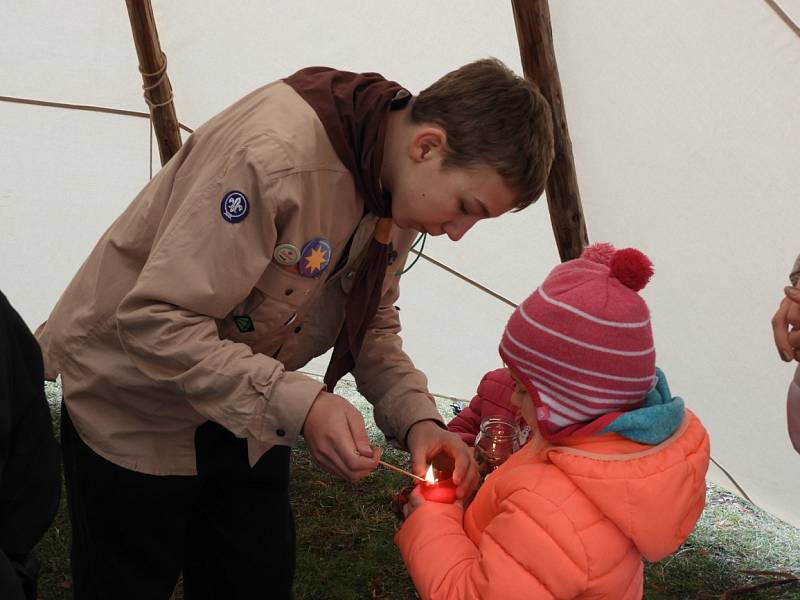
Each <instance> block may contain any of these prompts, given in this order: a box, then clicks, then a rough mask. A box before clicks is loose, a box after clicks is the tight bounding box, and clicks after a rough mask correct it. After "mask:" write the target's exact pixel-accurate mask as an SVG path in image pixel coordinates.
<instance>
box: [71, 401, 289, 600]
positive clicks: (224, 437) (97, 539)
mask: <svg viewBox="0 0 800 600" xmlns="http://www.w3.org/2000/svg"><path fill="white" fill-rule="evenodd" d="M61 443H62V447H63V455H64V477H65V480H66V487H67V501H68V505H69V513H70V520H71V521H72V553H71V554H72V576H73V586H74V594H75V596H74V597H75V599H76V600H110V599H112V598H113V599H114V600H125V599H136V600H167V599H169V598H170V596H171V594H172V592H173V589H174V588H175V584H176V582H177V580H178V575H179V574H180V573H181V572H182V573H183V586H184V597H185V598H186V600H205V599H225V600H227V599H231V600H234V599H245V598H246V599H248V600H251V599H256V598H270V599H271V598H278V599H283V598H292V579H293V576H294V563H295V532H294V519H293V516H292V511H291V507H290V506H289V448H287V447H285V446H275V447H274V448H272V449H271V450H270V451H269V452H267V453H266V454H265V455H264V456H262V457H261V459H260V460H259V461H258V463H256V465H255V466H254V467H252V468H251V467H250V465H249V464H248V461H247V443H246V441H245V440H242V439H239V438H236V437H235V436H234V435H233V434H232V433H230V432H229V431H228V430H226V429H225V428H223V427H221V426H220V425H217V424H216V423H211V422H207V423H205V424H204V425H202V426H200V427H199V428H198V429H197V432H196V434H195V449H196V453H197V469H198V475H197V476H180V475H165V476H157V475H146V474H143V473H137V472H135V471H130V470H128V469H123V468H122V467H119V466H117V465H115V464H113V463H111V462H109V461H107V460H105V459H104V458H102V457H100V456H98V455H97V454H96V453H95V452H93V451H92V450H91V449H90V448H89V447H88V446H87V445H86V444H85V443H84V442H83V440H81V438H80V436H79V435H78V433H77V432H76V431H75V428H74V427H73V425H72V422H71V421H70V418H69V413H68V411H67V409H66V406H64V405H63V404H62V411H61Z"/></svg>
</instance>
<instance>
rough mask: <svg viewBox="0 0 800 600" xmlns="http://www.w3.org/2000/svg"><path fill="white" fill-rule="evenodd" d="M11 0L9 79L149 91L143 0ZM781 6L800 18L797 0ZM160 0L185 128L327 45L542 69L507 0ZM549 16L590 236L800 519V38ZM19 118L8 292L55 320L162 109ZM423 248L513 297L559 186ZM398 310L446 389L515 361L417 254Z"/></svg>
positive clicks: (0, 219)
mask: <svg viewBox="0 0 800 600" xmlns="http://www.w3.org/2000/svg"><path fill="white" fill-rule="evenodd" d="M8 4H9V5H8V6H5V7H4V19H3V22H2V32H3V35H2V36H1V37H0V68H1V70H0V72H2V75H0V95H3V96H10V97H21V98H33V99H38V100H48V101H57V102H68V103H76V104H87V105H96V106H104V107H112V108H117V109H127V110H135V111H143V110H146V108H145V105H144V102H143V100H142V96H141V87H140V85H141V80H140V77H139V73H138V70H137V60H136V53H135V50H134V46H133V41H132V36H131V31H130V26H129V22H128V16H127V13H126V10H125V7H124V4H122V3H109V2H99V1H97V0H94V1H92V0H84V1H82V2H75V3H53V2H47V1H45V0H30V1H29V2H24V3H21V2H20V3H8ZM778 4H779V5H780V7H781V8H782V9H783V10H784V11H785V12H786V13H787V14H788V15H789V17H790V18H793V19H794V22H795V23H797V22H800V0H779V2H778ZM153 6H154V10H155V17H156V23H157V25H158V29H159V35H160V39H161V44H162V47H163V48H164V50H165V52H166V54H167V56H168V58H169V76H170V78H171V80H172V84H173V88H174V90H175V104H176V109H177V114H178V117H179V119H180V120H181V121H182V122H183V123H185V124H186V125H188V126H189V127H196V126H198V125H199V124H201V123H202V122H203V121H205V120H206V119H208V118H209V117H210V116H212V115H213V114H215V113H216V112H218V111H220V110H221V109H223V108H224V107H225V106H227V105H228V104H230V103H231V102H233V101H234V100H236V99H237V98H239V97H240V96H242V95H244V94H245V93H247V92H249V91H250V90H252V89H253V88H255V87H257V86H260V85H262V84H263V83H266V82H268V81H271V80H273V79H276V78H279V77H281V76H284V75H287V74H289V73H291V72H293V71H294V70H296V69H297V68H300V67H303V66H307V65H312V64H325V65H330V66H336V67H339V68H343V69H349V70H357V71H367V70H373V71H379V72H381V73H383V74H384V75H386V76H387V77H389V78H391V79H395V80H397V81H400V82H401V83H403V85H405V86H406V87H408V88H409V89H410V90H412V91H413V92H416V91H419V90H420V89H422V88H423V87H425V86H426V85H428V84H429V83H430V82H432V81H433V80H434V79H436V78H437V77H438V76H440V75H441V74H443V73H444V72H446V71H448V70H451V69H453V68H456V67H458V66H460V65H462V64H464V63H466V62H469V61H471V60H474V59H477V58H482V57H486V56H495V57H497V58H500V59H501V60H503V61H504V62H506V63H507V64H508V65H509V66H510V67H511V68H512V69H514V70H516V71H517V72H520V73H521V72H522V68H521V63H520V58H519V50H518V46H517V41H516V33H515V29H514V21H513V16H512V12H511V7H510V4H509V3H508V2H506V1H502V2H501V1H500V0H491V1H488V2H487V1H485V0H460V1H458V2H456V1H454V0H448V1H445V0H442V1H440V2H424V1H422V0H408V1H407V2H404V3H395V2H388V1H385V0H378V1H375V2H370V3H364V2H356V1H354V0H338V1H337V2H316V3H297V2H287V1H274V2H258V1H255V0H252V1H247V0H226V1H225V2H223V1H222V0H194V1H192V2H190V1H188V0H182V1H179V0H171V1H166V0H154V1H153ZM551 13H552V21H553V34H554V40H555V49H556V56H557V60H558V65H559V70H560V75H561V81H562V86H563V90H564V100H565V105H566V112H567V117H568V121H569V127H570V133H571V136H572V142H573V151H574V155H575V164H576V170H577V175H578V183H579V187H580V190H581V196H582V201H583V207H584V212H585V215H586V222H587V229H588V232H589V237H590V239H591V240H592V241H611V242H613V243H614V244H615V245H617V246H629V245H630V246H635V247H638V248H640V249H642V250H643V251H644V252H646V253H647V254H648V255H649V256H650V257H651V259H652V260H653V262H654V263H655V266H656V275H655V277H654V278H653V281H652V282H651V284H650V285H649V286H648V287H647V288H646V289H645V290H644V292H643V294H644V296H645V298H646V299H647V301H648V303H649V304H650V307H651V310H652V313H653V319H654V330H655V336H656V348H657V351H658V363H659V365H660V366H661V367H662V368H663V369H664V370H665V371H666V373H667V374H668V376H669V379H670V383H671V386H672V388H673V391H674V392H675V393H677V394H679V395H681V396H683V397H684V398H685V399H686V401H687V403H688V405H689V406H690V407H691V408H692V409H693V410H694V411H695V412H697V413H698V414H699V415H700V417H701V418H702V419H703V421H704V422H705V424H706V426H707V427H708V429H709V431H710V433H711V439H712V453H713V455H714V457H715V459H716V460H717V461H718V462H719V463H720V464H722V465H723V466H725V467H726V468H727V469H728V470H729V471H730V472H731V473H732V474H733V475H734V477H735V478H736V479H737V480H738V481H739V483H740V484H741V485H742V486H743V488H744V489H745V490H746V491H747V493H748V494H749V495H750V497H751V498H752V499H753V500H754V501H755V502H756V503H758V504H760V505H761V506H763V507H764V508H766V509H767V510H770V511H771V512H773V513H774V514H776V515H778V516H780V517H782V518H784V519H786V520H787V521H790V522H792V523H794V524H800V508H798V506H800V505H798V503H797V498H798V497H800V478H798V477H797V476H796V474H797V470H798V465H800V457H798V456H797V455H796V454H795V453H794V452H793V451H792V450H791V447H790V445H789V442H788V438H787V436H786V433H785V407H784V400H785V391H786V387H787V385H788V381H789V377H790V374H791V367H790V366H789V365H786V364H784V363H782V362H780V361H779V359H778V357H777V353H776V351H775V349H774V346H773V343H772V338H771V332H770V327H769V318H770V316H771V315H772V313H773V312H774V310H775V308H776V307H777V303H778V301H779V299H780V296H781V288H782V287H783V285H784V284H785V283H786V282H787V275H788V271H789V268H790V266H791V264H792V262H793V260H794V258H795V257H796V256H797V253H798V252H800V244H799V243H798V237H800V236H798V225H797V217H798V202H797V191H798V190H799V189H800V169H798V165H800V144H798V142H797V140H798V139H800V111H798V110H797V106H798V104H797V98H798V97H800V36H798V34H797V32H795V31H793V30H792V29H791V27H790V26H789V25H787V23H786V22H785V21H784V20H782V19H781V18H779V16H778V15H777V14H776V12H775V11H774V10H773V9H772V8H771V7H770V5H769V4H768V3H767V2H766V1H763V0H736V1H735V2H728V3H724V4H723V3H720V2H715V1H712V0H672V1H668V2H658V3H656V2H640V1H634V0H610V1H604V2H600V1H593V2H578V1H577V0H559V1H558V2H551ZM0 132H2V139H3V141H4V144H3V148H2V149H1V150H0V172H2V173H3V174H4V178H3V182H2V184H0V252H1V253H2V257H3V258H2V261H0V289H2V290H3V291H4V292H5V293H6V295H7V296H8V297H9V299H10V300H11V302H12V303H13V304H14V305H15V307H17V309H18V310H19V311H20V312H21V313H22V315H23V317H24V318H25V319H26V320H27V322H28V323H29V325H31V327H35V326H36V325H37V324H38V323H39V322H41V321H42V320H44V319H45V318H46V317H47V315H48V313H49V311H50V309H51V308H52V306H53V305H54V303H55V301H56V300H57V298H58V296H59V295H60V293H61V292H62V290H63V289H64V287H65V286H66V284H67V283H68V281H69V280H70V278H71V277H72V275H73V274H74V272H75V271H76V270H77V268H78V267H79V266H80V263H81V261H82V260H83V259H84V258H85V256H86V255H87V254H88V252H89V251H90V250H91V248H92V245H93V244H94V242H95V241H96V239H97V238H98V237H99V236H100V234H101V233H102V232H103V231H104V230H105V229H106V228H107V227H108V225H109V224H110V223H111V222H112V221H113V219H114V218H115V217H116V216H117V215H118V214H119V213H120V212H121V211H122V210H123V208H124V207H125V206H126V205H127V204H128V203H129V202H130V201H131V200H132V199H133V197H134V195H135V194H136V192H137V191H138V190H139V189H140V188H141V187H142V186H143V185H144V184H145V183H146V181H147V179H148V177H149V172H150V166H151V165H150V164H149V163H150V160H151V158H150V157H151V141H150V135H149V125H148V122H147V120H146V119H142V118H137V117H132V116H120V115H113V114H104V113H96V112H80V111H74V110H64V109H56V108H44V107H39V106H29V105H21V104H13V103H8V102H0ZM152 155H153V157H154V158H153V160H154V161H156V162H157V161H158V151H157V149H156V150H153V152H152ZM156 162H154V163H153V165H152V166H153V169H154V170H156V169H157V168H158V165H157V164H156ZM425 251H426V253H427V254H429V255H430V256H432V257H433V258H435V259H437V260H439V261H441V262H443V263H445V264H447V265H449V266H450V267H452V268H454V269H456V270H458V271H460V272H461V273H463V274H464V275H466V276H468V277H470V278H472V279H474V280H476V281H479V282H480V283H482V284H483V285H485V286H487V287H489V288H491V289H492V290H494V291H496V292H497V293H499V294H501V295H503V296H505V297H507V298H509V299H511V300H512V301H514V302H519V301H521V300H522V299H523V298H524V297H525V296H526V295H527V294H528V293H530V291H532V290H533V288H534V287H535V286H536V285H537V284H538V283H539V282H540V281H541V280H542V278H543V277H544V276H545V275H546V273H547V272H548V271H549V270H550V268H552V266H554V265H555V264H556V263H557V261H558V254H557V251H556V246H555V243H554V240H553V234H552V231H551V228H550V224H549V216H548V212H547V208H546V204H545V201H544V199H542V200H541V201H540V202H539V203H537V204H536V205H534V206H532V207H531V208H529V209H527V210H525V211H524V212H522V213H520V214H512V215H507V216H504V217H502V218H500V219H498V220H496V221H494V222H486V223H481V224H480V225H479V226H478V227H476V229H475V230H474V231H472V232H470V233H469V234H468V236H467V237H466V238H465V239H464V240H462V241H461V242H460V243H459V244H457V245H455V244H452V243H450V242H449V241H448V240H446V239H445V240H443V239H432V240H429V241H428V244H427V246H426V250H425ZM400 306H401V308H402V312H401V315H402V320H403V325H404V341H405V347H406V348H407V350H408V352H409V354H410V355H411V356H412V357H413V358H414V360H415V362H416V364H417V366H418V367H419V368H420V369H422V370H423V371H424V372H425V373H426V374H427V375H428V377H429V380H430V388H431V390H432V391H433V392H435V393H438V394H443V395H448V396H455V397H460V398H469V397H470V396H471V395H472V393H473V391H474V388H475V386H476V384H477V382H478V381H479V379H480V377H481V375H482V374H483V373H484V372H485V371H487V370H489V369H492V368H495V367H497V366H498V365H499V358H498V356H497V353H496V348H497V343H498V340H499V336H500V333H501V331H502V328H503V326H504V323H505V320H506V319H507V318H508V315H509V313H510V308H509V307H508V306H506V305H505V304H503V303H501V302H499V301H497V300H496V299H494V298H492V297H490V296H488V295H486V294H484V293H483V292H481V291H479V290H477V289H475V288H473V287H471V286H469V285H467V284H466V283H464V282H463V281H461V280H459V279H456V278H454V277H452V276H451V275H449V274H447V273H445V272H443V271H441V270H439V269H438V268H436V267H435V266H433V265H431V264H430V263H427V262H425V261H420V262H419V263H418V264H417V265H416V266H415V267H414V269H413V270H412V271H410V272H409V273H408V274H407V275H405V276H404V282H403V295H402V297H401V302H400ZM307 368H308V369H309V370H310V371H314V372H321V371H322V370H323V369H324V362H320V361H319V360H317V361H314V362H313V363H312V364H310V365H309V366H308V367H307ZM710 476H711V477H712V478H713V479H715V480H717V481H718V482H720V483H722V484H723V485H730V483H729V482H728V481H727V480H726V478H725V477H724V475H722V473H721V472H719V471H718V470H716V469H712V471H711V473H710Z"/></svg>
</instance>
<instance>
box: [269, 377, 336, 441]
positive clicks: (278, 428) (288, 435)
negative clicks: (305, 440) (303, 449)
mask: <svg viewBox="0 0 800 600" xmlns="http://www.w3.org/2000/svg"><path fill="white" fill-rule="evenodd" d="M324 389H325V384H324V383H322V382H320V381H315V380H314V379H311V378H310V377H307V376H306V375H303V374H301V373H295V372H292V371H287V372H284V373H283V375H282V376H281V378H280V379H279V380H278V381H277V382H276V383H275V384H274V385H273V387H272V389H271V390H270V391H271V394H270V396H271V397H270V399H269V402H268V403H267V410H266V413H265V414H264V418H263V420H262V439H264V440H271V441H272V442H273V443H274V444H278V445H281V446H293V445H294V444H295V442H296V441H297V437H298V436H299V435H300V431H301V430H302V429H303V424H304V423H305V421H306V415H308V411H309V409H310V408H311V405H312V404H313V403H314V400H316V398H317V396H318V395H319V393H320V392H321V391H322V390H324ZM270 429H271V431H270Z"/></svg>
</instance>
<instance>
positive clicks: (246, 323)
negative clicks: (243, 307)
mask: <svg viewBox="0 0 800 600" xmlns="http://www.w3.org/2000/svg"><path fill="white" fill-rule="evenodd" d="M233 322H234V323H236V328H237V329H238V330H239V333H250V332H251V331H255V330H256V328H255V325H253V319H251V318H250V317H248V316H246V315H240V316H236V315H234V317H233Z"/></svg>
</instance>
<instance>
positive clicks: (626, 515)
mask: <svg viewBox="0 0 800 600" xmlns="http://www.w3.org/2000/svg"><path fill="white" fill-rule="evenodd" d="M651 275H652V265H651V263H650V261H649V260H648V259H647V257H645V256H644V255H643V254H642V253H641V252H639V251H638V250H634V249H630V248H629V249H624V250H619V251H615V250H614V249H613V247H612V246H611V245H610V244H597V245H594V246H591V247H589V248H587V250H586V251H585V252H584V253H583V255H582V256H581V258H579V259H577V260H573V261H569V262H566V263H564V264H562V265H560V266H558V267H556V268H555V269H554V270H553V271H552V272H551V273H550V275H549V276H548V277H547V279H546V280H545V281H544V283H543V284H542V285H541V286H540V287H539V288H538V289H537V290H536V291H535V292H534V293H533V294H531V296H529V297H528V298H527V299H526V300H525V302H523V303H522V305H521V306H520V307H519V308H518V309H517V310H516V311H515V312H514V313H513V314H512V316H511V318H510V320H509V322H508V325H507V326H506V329H505V332H504V333H503V337H502V341H501V343H500V356H501V357H502V359H503V361H504V362H505V364H506V365H507V366H508V368H509V370H510V371H511V373H512V375H513V379H514V381H515V391H514V393H515V394H516V395H518V399H519V402H520V404H521V406H522V411H523V416H524V418H525V420H526V421H527V422H528V424H529V425H530V426H531V429H532V433H531V441H530V442H529V443H528V444H527V445H526V446H525V447H523V448H522V449H521V450H519V451H518V452H517V453H515V454H514V455H512V456H511V458H509V459H508V460H507V461H506V462H505V464H503V465H502V466H501V467H500V468H499V469H497V470H496V471H495V472H494V473H492V474H491V475H490V476H488V477H487V478H486V480H485V482H484V483H483V486H482V487H481V489H480V490H479V491H478V494H477V495H476V496H475V498H474V500H473V501H472V503H471V504H470V505H469V507H468V508H467V510H466V511H464V508H463V507H462V505H461V504H460V503H458V502H457V503H455V504H440V503H436V502H430V501H427V502H426V501H425V499H424V498H423V497H422V495H421V494H420V492H419V489H417V490H415V491H414V493H412V494H411V497H410V500H409V502H408V504H407V505H406V508H405V512H406V515H407V519H406V521H405V522H404V523H403V525H402V527H401V528H400V530H399V531H398V533H397V535H396V537H395V542H396V543H397V545H398V547H399V548H400V552H401V554H402V556H403V559H404V561H405V563H406V566H407V567H408V570H409V572H410V574H411V577H412V579H413V580H414V584H415V586H416V587H417V590H418V591H419V593H420V596H421V597H422V598H423V599H426V600H427V599H439V598H442V599H448V600H449V599H459V598H463V599H466V598H480V599H482V600H492V599H503V600H512V599H515V598H525V599H527V600H531V599H534V600H535V599H538V598H542V599H544V598H559V599H567V598H571V599H579V598H585V599H588V598H592V599H601V598H607V599H609V600H630V599H638V598H641V597H642V592H643V576H642V568H643V567H642V557H644V558H646V559H647V560H649V561H657V560H660V559H662V558H664V557H665V556H667V555H669V554H671V553H672V552H674V551H675V550H676V549H677V548H678V546H679V545H680V544H681V543H682V542H683V541H684V540H685V539H686V537H687V536H688V535H689V533H690V532H691V531H692V528H693V527H694V525H695V523H696V521H697V519H698V518H699V517H700V514H701V512H702V510H703V506H704V503H705V492H706V487H705V474H706V470H707V468H708V461H709V440H708V435H707V433H706V431H705V429H704V428H703V426H702V425H701V423H700V421H699V420H698V419H697V417H696V416H695V415H694V414H693V413H692V412H690V411H689V410H687V409H685V408H684V405H683V401H682V400H681V399H680V398H677V397H672V395H671V394H670V391H669V388H668V386H667V381H666V379H665V378H664V374H663V373H662V372H661V371H660V370H659V369H656V366H655V348H654V346H653V336H652V331H651V327H650V315H649V311H648V308H647V305H646V304H645V302H644V300H643V299H642V298H641V297H640V296H639V294H638V293H637V292H638V290H640V289H641V288H643V287H644V286H645V285H646V283H647V282H648V280H649V278H650V276H651Z"/></svg>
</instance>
